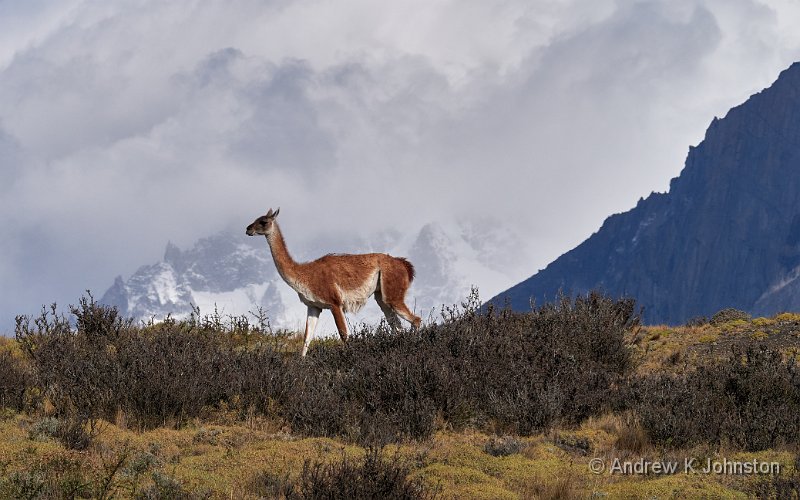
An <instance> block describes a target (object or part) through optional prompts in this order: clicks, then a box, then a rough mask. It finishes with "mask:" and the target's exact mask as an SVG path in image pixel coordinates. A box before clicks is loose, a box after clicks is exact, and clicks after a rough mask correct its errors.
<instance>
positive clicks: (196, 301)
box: [100, 221, 520, 333]
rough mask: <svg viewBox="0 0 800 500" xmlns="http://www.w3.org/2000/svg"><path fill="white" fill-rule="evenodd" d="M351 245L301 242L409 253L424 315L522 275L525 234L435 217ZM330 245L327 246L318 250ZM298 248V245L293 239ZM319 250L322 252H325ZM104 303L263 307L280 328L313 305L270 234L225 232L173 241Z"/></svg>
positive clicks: (309, 251) (128, 310)
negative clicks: (278, 260) (409, 229)
mask: <svg viewBox="0 0 800 500" xmlns="http://www.w3.org/2000/svg"><path fill="white" fill-rule="evenodd" d="M348 241H349V243H348V244H346V245H335V244H334V245H331V244H330V242H328V241H312V242H311V243H309V244H307V246H306V248H299V247H298V248H297V249H296V252H295V257H296V258H297V259H298V260H305V259H313V258H315V257H318V256H320V255H321V254H322V253H327V251H328V249H329V248H333V247H334V246H346V248H341V249H340V250H341V251H346V252H381V251H384V252H387V253H389V254H391V255H397V256H406V257H408V258H409V260H411V262H412V263H413V264H414V266H415V268H416V274H417V277H416V279H415V280H414V282H413V284H412V286H411V289H410V290H409V294H408V297H407V303H408V304H409V307H411V308H412V309H414V310H415V312H416V313H417V314H418V315H420V316H422V317H423V319H436V318H437V317H438V313H439V310H440V308H441V306H442V305H443V304H444V305H449V304H453V303H457V302H459V301H460V300H462V299H463V298H464V297H465V296H466V295H467V294H468V293H469V291H470V288H471V287H472V286H473V285H474V286H478V287H479V289H480V291H481V294H482V296H485V297H490V296H492V295H493V294H495V293H497V292H499V291H500V290H502V289H503V288H504V287H507V286H508V285H509V283H512V282H513V281H514V278H515V276H514V275H513V274H512V273H509V272H508V271H507V270H508V269H512V270H513V268H514V266H513V265H512V264H514V262H513V259H512V256H513V255H519V254H520V252H516V251H515V250H517V249H519V247H520V243H519V240H518V239H517V238H516V237H515V236H514V235H513V234H512V233H510V232H508V231H507V230H505V229H503V228H502V227H500V226H499V225H498V224H492V223H490V222H489V221H483V222H460V223H451V224H437V223H429V224H426V225H424V226H423V227H422V228H421V229H420V230H419V231H418V232H417V233H416V234H415V233H411V234H407V235H401V234H399V233H398V232H395V231H388V232H385V233H382V234H378V235H375V236H373V237H371V238H363V237H362V238H350V239H348ZM316 248H323V249H325V250H324V251H322V252H315V251H314V249H316ZM290 250H293V251H294V250H295V248H294V247H293V246H292V245H291V242H290ZM317 253H319V254H320V255H317ZM100 301H101V302H103V303H105V304H109V305H113V306H116V307H118V308H119V309H120V311H122V312H123V313H124V314H126V315H128V316H131V317H134V318H136V319H137V320H148V319H151V318H155V319H160V318H163V317H165V316H166V315H167V314H171V315H172V316H173V317H177V318H180V317H185V316H188V315H189V314H190V313H191V312H192V309H193V307H199V308H200V312H201V314H206V313H210V312H213V311H214V310H215V309H216V310H217V311H218V312H219V313H220V314H223V315H241V314H247V313H249V312H254V311H255V310H256V309H257V308H259V307H260V308H263V310H264V311H266V312H267V314H268V316H269V318H270V321H271V324H272V325H273V327H277V328H287V329H292V330H300V329H302V327H303V324H304V321H305V312H306V311H305V306H304V305H303V304H302V303H301V302H300V300H299V299H298V297H297V294H296V293H295V292H294V290H292V289H291V288H290V287H289V286H288V285H287V284H286V283H284V282H283V280H282V279H281V278H280V276H279V275H278V273H277V270H276V269H275V264H274V263H273V261H272V256H271V254H270V252H269V248H268V246H267V243H266V241H265V240H264V238H250V237H245V236H244V235H241V234H239V232H238V231H237V232H232V231H230V232H222V233H219V234H217V235H214V236H211V237H208V238H203V239H201V240H199V241H197V242H196V243H195V244H194V245H193V246H192V248H190V249H187V250H181V249H180V248H178V247H177V246H175V245H174V244H172V243H168V244H167V247H166V250H165V252H164V258H163V260H162V261H161V262H157V263H155V264H152V265H145V266H142V267H140V268H139V269H138V270H137V271H136V272H135V273H134V274H133V275H132V276H130V277H129V278H128V279H127V280H124V279H123V278H122V277H121V276H118V277H117V278H116V279H115V281H114V284H113V285H112V286H111V287H110V288H109V289H108V290H107V291H106V293H105V294H104V295H103V297H102V298H101V299H100ZM328 316H330V315H326V314H323V316H322V317H321V318H320V326H319V329H318V331H319V332H320V333H325V332H327V333H330V332H333V331H335V327H334V324H333V321H332V318H329V317H328ZM381 317H382V314H381V312H380V309H379V308H378V307H377V305H376V304H374V301H369V302H368V306H367V307H365V308H364V309H363V310H362V311H361V312H360V313H359V314H357V315H350V317H349V318H348V321H350V323H351V324H356V323H358V322H361V321H367V322H374V321H377V320H379V319H380V318H381Z"/></svg>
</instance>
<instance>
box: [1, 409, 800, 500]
mask: <svg viewBox="0 0 800 500" xmlns="http://www.w3.org/2000/svg"><path fill="white" fill-rule="evenodd" d="M33 423H34V420H33V419H31V418H29V417H26V416H24V415H16V416H13V417H11V418H6V419H4V420H2V421H0V472H2V473H1V474H0V477H1V478H4V479H2V480H0V497H7V496H9V495H8V492H9V480H8V479H6V478H11V477H17V478H19V477H21V476H20V474H21V475H22V476H25V474H28V476H25V477H29V479H30V478H31V477H30V476H31V471H42V472H45V471H46V472H47V473H48V474H47V476H48V477H49V480H50V481H51V482H53V484H55V485H56V486H58V487H65V486H64V485H63V484H61V483H59V482H58V481H62V482H63V483H64V484H67V485H68V484H69V481H68V480H69V478H70V477H73V478H75V477H80V478H82V479H83V480H85V481H89V482H91V481H95V482H97V483H99V482H102V481H104V480H105V479H106V478H107V477H108V476H109V474H110V471H111V468H112V467H113V465H114V463H116V461H119V460H120V459H121V460H122V463H121V465H120V466H119V467H118V469H117V470H116V472H114V473H113V477H111V479H110V481H109V488H108V489H109V491H110V492H111V497H112V498H127V497H130V496H133V495H135V494H137V493H142V492H145V491H149V492H151V493H152V492H158V491H161V492H162V493H163V494H164V495H166V493H165V492H166V489H168V488H177V489H179V490H180V491H182V492H183V493H184V494H192V495H203V496H208V497H210V498H219V499H222V498H243V499H255V498H259V496H260V495H262V494H263V492H264V491H266V490H265V488H268V487H270V485H272V486H275V487H277V488H280V487H281V484H283V482H288V483H291V482H292V481H295V480H297V478H298V477H299V476H300V475H301V473H302V471H303V464H304V462H305V461H306V460H311V461H318V462H321V463H337V462H338V461H340V460H342V457H348V459H349V460H351V461H357V460H359V457H362V456H363V454H364V452H365V450H364V449H363V448H360V447H358V446H354V445H349V444H345V443H343V442H341V441H338V440H332V439H327V438H299V437H296V436H293V435H291V434H287V433H284V432H280V431H278V432H269V431H265V430H260V429H257V428H249V427H247V426H241V425H212V424H206V423H202V422H196V423H195V424H194V425H192V426H189V427H186V428H184V429H182V430H170V429H164V428H159V429H155V430H151V431H147V432H141V433H139V432H133V431H130V430H125V429H121V428H119V427H117V426H115V425H113V424H111V423H105V424H104V426H103V430H102V432H101V434H100V435H99V436H98V438H97V439H96V441H95V443H93V445H92V446H91V447H90V448H89V450H87V451H86V452H82V453H78V452H73V451H69V450H66V449H65V448H64V447H63V446H62V445H61V444H59V443H58V442H57V441H55V440H53V439H49V438H47V437H40V438H37V439H34V440H31V439H30V438H29V432H28V429H29V428H30V426H31V425H33ZM631 427H633V428H631ZM490 439H491V437H490V436H487V435H485V434H482V433H478V432H471V431H465V432H460V433H453V432H439V433H437V434H436V435H435V436H434V437H433V438H432V439H430V440H427V441H424V442H408V443H405V444H402V445H399V446H395V445H390V446H387V447H386V448H385V449H384V450H383V456H384V457H385V458H386V459H387V460H390V459H392V457H395V456H396V455H397V456H398V457H400V460H401V462H402V463H404V464H407V465H408V466H409V467H410V469H411V473H410V476H409V477H410V479H412V480H418V481H421V482H422V483H423V484H425V485H427V486H428V488H429V491H436V492H437V495H438V498H446V499H447V498H450V499H462V498H487V499H488V498H492V499H494V498H509V499H512V498H531V499H556V498H560V499H570V498H587V497H590V496H592V495H594V496H599V497H605V498H621V497H625V498H640V497H644V496H648V497H652V498H700V497H705V498H745V497H746V493H745V492H746V491H747V488H748V487H749V485H750V484H751V482H752V481H751V480H750V478H742V477H730V476H693V475H683V474H677V475H674V476H620V475H611V474H608V473H604V474H600V475H596V474H592V473H591V472H590V470H589V465H588V464H589V460H591V459H592V458H595V457H600V458H602V459H603V460H605V461H606V462H607V463H611V461H613V460H614V459H615V458H619V459H623V460H636V459H638V458H641V457H644V458H646V459H649V460H656V459H664V458H665V457H664V455H663V452H662V451H661V450H659V449H656V448H654V447H652V446H651V445H649V444H648V442H647V440H646V439H644V438H642V436H641V429H640V428H638V427H636V425H635V424H633V426H632V423H631V420H630V419H629V418H628V417H627V416H625V415H613V414H609V415H605V416H602V417H598V418H594V419H589V420H587V421H586V422H585V423H584V425H582V426H581V427H580V428H577V429H561V430H553V431H550V432H548V433H545V434H539V435H535V436H530V437H524V438H523V437H518V438H516V439H518V440H519V441H520V442H521V443H522V444H523V445H524V447H523V449H522V450H521V452H519V453H512V454H509V455H506V456H492V455H490V454H489V453H486V451H485V449H484V448H485V446H486V443H487V441H489V440H490ZM576 443H577V444H579V445H578V446H576ZM584 443H585V444H584ZM586 448H588V453H587V452H586ZM721 453H722V454H725V456H728V457H729V458H731V459H740V460H751V459H753V458H757V459H759V460H777V461H779V462H781V463H782V464H784V467H786V469H787V470H791V468H792V467H793V466H794V461H795V454H794V452H792V451H790V450H787V451H769V450H768V451H764V452H758V453H741V452H736V451H734V450H728V451H725V450H722V449H720V450H711V449H707V448H693V449H687V450H674V451H673V452H671V455H669V457H671V458H674V459H676V460H677V459H682V457H683V456H693V457H701V458H702V457H704V456H706V455H713V456H715V457H718V456H721V455H720V454H721ZM54 471H57V472H58V474H55V473H54ZM70 474H72V476H70ZM33 476H34V477H33V479H35V474H33ZM40 477H44V476H43V475H41V474H40ZM3 481H5V484H4V482H3ZM276 485H277V486H276ZM3 488H5V490H4V489H3ZM159 488H161V489H162V490H163V491H162V490H159ZM165 488H166V489H165ZM176 491H177V490H176ZM4 494H5V496H4Z"/></svg>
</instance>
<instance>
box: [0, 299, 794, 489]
mask: <svg viewBox="0 0 800 500" xmlns="http://www.w3.org/2000/svg"><path fill="white" fill-rule="evenodd" d="M479 305H480V304H479V301H478V299H477V295H476V294H475V295H473V296H472V297H470V298H469V299H468V300H467V301H465V303H463V304H461V306H459V307H452V308H446V309H444V310H443V311H442V319H441V321H440V322H438V323H436V324H431V325H428V326H425V327H423V328H422V329H420V330H419V331H401V332H393V331H391V330H390V329H389V328H388V327H387V326H386V325H385V324H381V325H378V326H362V327H361V328H360V329H359V330H358V331H356V332H354V334H353V335H352V337H351V340H350V341H349V342H348V343H347V344H342V343H340V342H334V341H326V340H321V341H317V342H314V343H313V344H312V348H311V350H310V351H309V355H308V357H306V358H305V359H301V358H299V356H298V355H297V352H296V351H297V348H298V340H297V339H294V338H291V337H288V336H284V335H278V334H275V333H273V332H272V331H271V330H270V329H269V326H268V324H267V323H266V322H264V321H257V322H256V323H255V324H252V323H250V322H248V321H247V320H246V319H245V318H220V317H219V316H216V315H214V316H211V317H206V318H200V317H199V315H193V316H191V317H190V318H188V319H185V320H174V319H167V320H166V321H163V322H159V323H152V322H151V323H149V324H138V325H137V324H134V323H133V322H132V321H130V320H127V319H125V318H122V317H120V315H119V314H118V313H117V311H116V310H115V309H113V308H109V307H106V306H103V305H100V304H98V303H96V302H94V300H93V299H92V298H91V296H88V297H86V298H83V299H81V300H80V302H79V304H78V306H77V307H73V308H71V310H70V312H71V314H72V317H71V318H69V317H66V316H62V315H60V314H59V313H58V310H57V308H56V307H55V306H53V307H51V308H49V309H44V310H43V311H42V313H41V314H40V315H39V316H37V317H19V318H18V319H17V326H16V340H15V341H5V342H3V343H2V344H0V407H2V408H5V410H2V409H0V412H3V413H0V415H6V416H5V417H3V418H6V419H11V420H12V421H16V422H17V424H15V425H19V426H21V427H22V428H23V429H24V435H25V439H27V440H28V441H29V442H31V443H46V442H50V441H53V442H58V443H60V444H59V446H61V447H63V449H65V450H76V451H75V452H69V453H77V452H79V451H80V450H88V451H89V452H90V453H91V454H94V455H95V456H99V457H100V458H99V459H95V462H94V463H93V464H90V465H87V464H86V463H84V462H82V461H81V459H80V458H79V457H81V456H83V455H71V454H69V453H67V455H63V456H62V455H59V456H61V457H62V458H61V459H59V460H60V461H58V462H57V463H56V462H52V460H50V459H48V460H44V461H42V460H39V461H36V462H35V466H32V467H26V468H24V469H19V468H15V467H14V465H13V464H14V463H15V460H21V459H20V458H19V456H17V455H14V456H13V457H9V455H4V454H3V452H2V449H0V473H2V478H3V479H2V481H0V496H2V495H3V494H10V493H8V492H12V493H13V495H14V496H20V495H21V496H27V497H31V498H36V497H40V498H50V497H63V496H68V497H74V496H78V497H81V496H106V497H113V496H115V495H116V496H138V497H141V498H161V497H170V498H184V497H186V498H188V497H197V496H199V497H203V496H208V495H211V496H218V495H217V493H214V491H215V490H213V488H212V489H211V490H204V489H203V488H201V487H194V488H189V489H187V488H188V486H187V485H186V484H185V480H184V481H183V482H182V481H181V480H179V479H178V478H176V476H175V471H174V467H172V469H173V470H172V472H170V470H171V469H170V466H169V464H170V463H173V460H178V462H180V460H181V459H180V456H182V455H180V454H179V455H178V458H175V456H174V455H173V456H172V457H171V458H168V457H167V456H166V455H165V454H164V452H163V450H160V449H158V447H159V446H160V445H159V444H158V443H150V445H148V447H146V449H143V448H142V447H141V446H140V447H139V448H136V447H132V446H129V445H128V444H125V445H124V446H123V445H120V443H119V442H117V444H116V445H115V446H116V447H111V448H110V449H109V448H108V446H109V445H108V444H107V443H106V438H104V437H102V436H103V434H104V433H106V434H107V433H108V429H109V428H112V429H120V431H114V432H126V433H127V432H131V431H134V432H137V433H142V434H146V433H148V432H160V431H159V429H175V431H174V432H179V433H181V432H184V431H183V430H182V429H192V428H195V429H196V428H197V426H198V425H203V423H204V422H205V423H215V422H216V423H223V424H225V425H235V426H244V427H246V428H248V429H251V430H252V429H256V428H265V427H266V428H268V429H271V430H270V431H269V432H271V433H272V434H269V433H268V434H269V435H270V436H277V435H281V436H291V440H294V439H298V438H303V437H306V438H309V439H326V438H334V439H336V440H338V442H340V443H344V444H343V445H342V446H360V447H363V448H362V449H365V450H367V451H365V452H363V453H364V454H363V455H361V458H358V453H356V454H355V455H354V454H353V452H348V453H344V452H342V453H340V456H339V458H338V459H337V458H335V457H331V454H333V453H334V451H335V450H333V451H332V449H331V448H329V449H328V451H326V452H325V455H326V458H325V459H324V460H320V459H311V458H308V457H305V458H304V462H305V463H304V464H303V463H302V462H295V463H294V465H293V466H292V467H293V468H292V467H288V466H287V467H282V468H278V469H274V468H270V469H268V470H265V469H261V470H253V471H251V472H250V474H249V476H248V477H249V478H248V479H247V481H245V482H242V485H240V488H241V489H242V490H241V491H242V492H246V493H247V495H254V496H256V497H257V496H262V497H275V496H277V497H286V498H320V497H325V498H335V497H343V496H344V497H359V496H361V497H370V496H374V495H376V494H381V493H380V492H383V493H382V494H381V495H382V496H387V495H389V496H392V497H404V498H418V497H430V496H436V495H439V494H441V495H444V496H448V495H450V493H448V491H453V488H455V489H458V488H459V486H458V485H459V484H462V483H463V481H467V482H469V481H472V480H466V479H464V478H461V479H455V476H454V474H455V475H457V476H458V477H461V475H462V474H466V471H456V470H455V469H453V468H452V467H462V466H461V465H457V464H458V463H462V461H461V459H460V458H453V457H451V458H449V459H448V461H446V462H444V463H445V464H447V466H446V467H445V468H442V467H444V465H442V464H440V463H436V462H432V461H431V459H430V458H429V456H428V452H423V451H420V450H419V448H417V451H414V452H409V451H408V450H407V451H406V452H404V453H405V454H404V455H403V457H404V458H403V459H402V460H401V459H400V458H398V457H399V455H397V453H399V451H397V452H396V454H395V456H394V458H392V457H391V456H389V455H387V453H385V452H381V451H380V450H385V447H386V446H387V445H389V446H395V447H396V446H397V445H401V446H407V445H408V443H419V445H418V446H421V447H423V448H424V447H425V446H429V444H425V443H431V442H436V440H437V439H439V438H438V437H437V436H440V435H441V433H443V432H445V433H446V432H451V433H452V432H455V433H459V434H458V435H462V436H465V439H467V440H470V439H472V438H467V437H466V436H470V435H472V434H471V433H478V434H475V436H476V437H475V442H474V444H473V445H470V446H472V447H473V448H474V450H473V448H469V449H467V448H465V449H464V453H467V454H471V453H479V454H481V455H482V456H486V457H490V458H491V459H492V460H506V461H511V462H508V463H509V464H510V463H516V461H523V462H525V463H527V461H537V460H544V458H543V456H544V455H546V456H548V457H550V454H552V453H553V452H552V451H547V452H544V451H542V450H543V448H542V446H545V445H542V441H541V440H542V439H544V440H545V442H546V446H545V447H548V446H549V447H550V448H547V449H548V450H549V449H551V448H552V449H555V450H558V451H557V454H561V455H558V456H568V457H572V458H570V459H569V461H570V462H569V463H572V461H574V460H578V461H586V460H588V457H590V456H591V455H597V454H598V453H604V454H606V455H608V454H611V455H619V454H623V455H625V456H628V455H631V454H633V455H647V454H660V455H663V454H667V455H670V456H672V455H676V454H680V453H685V452H686V450H691V449H696V448H697V447H707V448H708V449H716V450H719V449H723V448H724V449H728V450H739V451H740V452H741V453H754V452H765V453H772V452H771V451H770V450H775V449H787V450H791V449H792V448H791V447H792V446H795V445H796V443H798V442H800V370H798V367H797V365H796V361H797V356H798V352H800V351H798V347H800V341H798V335H800V316H798V315H792V314H783V315H779V316H776V317H775V318H756V319H750V318H749V316H743V315H742V314H740V313H741V312H740V311H735V310H725V311H721V312H720V313H718V314H716V315H714V316H713V317H712V320H711V321H705V320H701V319H698V320H696V321H693V322H691V324H690V325H687V326H685V327H680V328H670V327H641V326H639V322H638V315H637V310H636V307H635V304H634V302H633V301H632V300H627V299H624V300H614V299H611V298H609V297H606V296H603V295H601V294H597V293H591V294H589V295H586V296H579V297H575V298H569V297H561V298H560V299H559V300H558V301H556V302H554V303H552V304H545V305H543V306H541V307H538V308H535V309H534V310H532V311H530V312H527V313H517V312H512V311H508V310H502V311H496V310H489V311H486V312H482V311H481V310H480V308H479ZM759 332H760V333H759ZM756 333H759V334H758V335H756ZM14 415H25V417H14ZM15 419H16V420H15ZM125 429H130V431H129V430H125ZM276 431H278V434H275V432H276ZM192 432H193V435H192V437H191V439H190V441H191V445H190V446H192V447H195V448H196V447H199V448H200V449H201V450H210V449H216V448H217V447H222V448H224V449H225V450H227V451H225V454H226V456H227V455H228V454H230V453H233V452H232V451H231V450H236V449H240V448H242V447H243V446H245V444H243V443H242V442H241V441H240V440H238V438H237V439H232V438H229V436H227V434H226V431H225V430H224V428H216V429H211V430H209V429H206V428H201V429H200V430H196V431H192ZM500 436H502V437H500ZM537 436H545V437H544V438H541V437H537ZM269 439H275V438H274V437H272V438H269ZM281 439H283V438H281ZM128 441H130V438H128ZM348 443H349V444H348ZM154 446H155V448H154ZM326 446H327V445H326ZM459 446H461V445H459ZM342 449H343V448H342ZM395 449H396V450H400V448H395ZM114 450H115V451H114ZM193 453H194V452H193ZM201 453H202V452H201ZM409 453H410V455H409ZM543 453H544V455H543ZM790 453H794V452H793V451H790ZM98 460H99V461H98ZM481 460H483V459H481ZM547 460H560V459H556V458H553V457H550V458H547ZM786 460H787V461H788V462H791V461H792V460H789V459H786ZM178 462H174V463H176V464H177V463H178ZM520 463H522V462H520ZM548 463H549V462H548ZM115 464H116V465H115ZM493 467H495V466H493ZM787 467H788V469H789V470H790V471H792V470H795V469H794V465H788V466H787ZM50 469H53V471H55V472H53V473H50V472H47V471H50ZM276 470H277V472H276ZM559 470H560V472H559V475H558V480H557V481H551V482H547V481H545V482H541V477H542V476H541V475H539V474H532V475H531V477H530V478H529V479H530V480H526V481H521V480H514V481H512V483H513V484H514V485H516V486H513V485H512V486H513V488H512V491H514V492H516V494H518V495H522V496H533V497H547V496H553V497H559V496H561V497H564V496H567V497H568V496H570V495H575V496H583V495H582V494H580V492H584V493H585V492H586V491H587V490H586V488H590V487H589V486H588V485H589V483H588V482H587V481H588V480H587V478H586V477H585V474H584V473H583V472H585V471H583V472H580V473H576V472H575V471H574V468H573V467H571V466H570V467H568V468H566V469H563V468H561V467H560V466H559ZM470 474H471V473H470ZM792 474H794V473H792ZM470 477H472V476H470ZM480 477H482V476H474V477H473V480H474V481H478V480H479V478H480ZM184 479H185V478H184ZM480 481H484V479H480ZM520 481H521V482H520ZM487 484H488V483H487ZM796 484H797V483H796V475H791V474H789V475H784V476H781V478H779V479H777V478H773V479H772V480H770V481H763V480H762V481H760V482H748V483H747V484H742V485H741V490H740V491H747V492H749V493H750V494H759V495H760V494H762V493H763V492H773V493H763V494H765V495H770V494H775V493H774V492H781V494H782V492H785V491H789V490H791V488H795V491H796ZM727 486H730V485H727ZM727 486H726V487H727ZM590 489H591V488H590ZM612 489H613V488H612ZM470 491H471V490H470ZM498 491H499V490H498ZM498 491H494V493H493V494H492V495H489V494H487V495H486V496H496V495H494V494H499V493H498ZM476 492H477V490H475V491H472V493H475V494H477V493H476ZM462 493H463V492H462ZM472 493H470V494H472ZM500 496H502V495H500Z"/></svg>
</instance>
